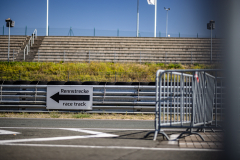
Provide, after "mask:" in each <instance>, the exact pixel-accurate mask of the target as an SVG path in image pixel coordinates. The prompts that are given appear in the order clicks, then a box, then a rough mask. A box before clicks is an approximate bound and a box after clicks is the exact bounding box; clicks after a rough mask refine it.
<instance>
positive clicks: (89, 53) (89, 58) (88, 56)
mask: <svg viewBox="0 0 240 160" xmlns="http://www.w3.org/2000/svg"><path fill="white" fill-rule="evenodd" d="M88 63H90V51H89V52H88Z"/></svg>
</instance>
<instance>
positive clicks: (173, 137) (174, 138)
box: [168, 134, 179, 144]
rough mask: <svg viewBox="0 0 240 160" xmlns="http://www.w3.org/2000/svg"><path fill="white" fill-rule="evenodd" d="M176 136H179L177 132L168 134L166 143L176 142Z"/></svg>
mask: <svg viewBox="0 0 240 160" xmlns="http://www.w3.org/2000/svg"><path fill="white" fill-rule="evenodd" d="M178 136H179V135H178V134H172V135H170V137H169V141H168V144H178V141H177V137H178Z"/></svg>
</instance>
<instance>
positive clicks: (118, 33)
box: [0, 26, 220, 38]
mask: <svg viewBox="0 0 240 160" xmlns="http://www.w3.org/2000/svg"><path fill="white" fill-rule="evenodd" d="M34 29H35V28H28V27H24V28H18V27H14V28H12V29H11V34H12V35H25V36H26V35H31V34H32V30H34ZM37 30H38V34H39V36H45V35H46V28H37ZM48 30H49V32H48V35H49V36H71V35H74V36H110V37H136V31H125V30H121V29H116V30H100V29H95V28H92V29H80V28H70V27H69V28H51V27H49V28H48ZM0 31H1V34H2V35H7V34H8V31H7V29H5V27H4V26H3V27H0ZM215 32H216V31H215V30H213V37H214V38H219V36H220V35H218V37H217V34H216V33H215ZM69 33H72V34H69ZM139 35H140V37H154V33H153V32H145V31H140V34H139ZM165 35H166V33H164V32H160V31H159V32H158V33H157V37H165ZM168 35H170V37H176V38H177V37H179V38H182V37H192V38H210V34H208V33H206V34H199V33H195V34H188V33H180V32H178V33H168Z"/></svg>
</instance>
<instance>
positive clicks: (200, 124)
mask: <svg viewBox="0 0 240 160" xmlns="http://www.w3.org/2000/svg"><path fill="white" fill-rule="evenodd" d="M221 76H222V71H221V70H167V71H163V70H158V72H157V73H156V110H155V131H154V132H149V133H148V134H147V135H146V136H148V135H149V134H151V133H154V138H153V139H154V140H156V138H157V135H158V134H162V135H163V136H165V137H166V138H167V139H168V140H169V137H168V136H167V134H166V133H165V132H164V131H162V130H161V128H163V127H165V128H187V130H186V131H185V132H182V133H181V134H180V135H179V137H178V138H180V137H182V136H183V135H184V134H188V135H191V134H196V135H199V136H200V137H201V138H202V140H204V138H203V137H202V136H201V135H200V134H199V133H198V132H194V131H193V129H194V128H198V129H202V130H204V129H205V128H210V129H213V128H218V127H220V126H221V125H219V123H220V122H221V121H222V120H223V119H224V112H223V110H224V107H223V101H222V98H223V94H224V92H223V91H222V88H223V84H222V83H223V79H222V78H221ZM219 83H220V86H221V88H220V90H221V91H219V87H218V85H219ZM219 100H220V101H221V103H219ZM213 121H214V123H213ZM218 122H219V123H218Z"/></svg>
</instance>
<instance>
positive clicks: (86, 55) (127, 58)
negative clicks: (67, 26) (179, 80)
mask: <svg viewBox="0 0 240 160" xmlns="http://www.w3.org/2000/svg"><path fill="white" fill-rule="evenodd" d="M181 54H182V55H183V56H185V57H184V58H182V57H181V56H180V57H179V55H181ZM176 55H177V56H176ZM186 55H187V57H186ZM222 59H223V56H222V54H221V52H220V51H217V52H214V54H213V56H212V57H211V54H208V52H206V53H204V54H203V53H201V56H199V54H198V53H196V52H195V51H191V49H189V51H185V52H184V53H177V52H169V51H168V52H164V53H151V54H150V53H147V52H139V53H131V54H130V53H116V52H113V53H104V52H103V53H101V52H90V51H77V52H72V51H69V50H66V51H65V50H64V51H62V52H55V53H54V54H49V53H47V52H46V51H44V50H38V52H37V54H36V55H35V58H34V59H33V61H35V62H46V61H48V62H60V61H62V62H73V61H74V62H88V63H90V62H112V63H126V62H134V63H140V64H141V63H163V64H169V63H181V64H195V63H198V64H216V63H221V62H222Z"/></svg>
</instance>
